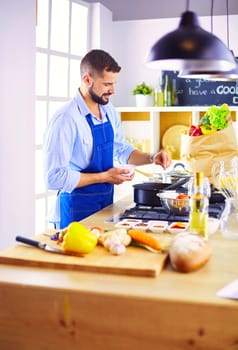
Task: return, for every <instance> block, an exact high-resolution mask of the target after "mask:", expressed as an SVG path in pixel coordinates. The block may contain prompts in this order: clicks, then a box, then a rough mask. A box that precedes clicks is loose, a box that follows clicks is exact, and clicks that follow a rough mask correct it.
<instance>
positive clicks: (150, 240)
mask: <svg viewBox="0 0 238 350" xmlns="http://www.w3.org/2000/svg"><path fill="white" fill-rule="evenodd" d="M127 233H128V235H129V236H130V237H131V239H132V240H133V241H135V242H138V243H141V244H144V245H147V246H149V247H151V248H153V249H156V250H160V249H161V246H160V242H159V241H158V240H157V239H156V238H155V237H152V236H150V235H149V234H148V233H145V232H144V231H142V230H138V229H133V228H131V229H129V230H128V231H127Z"/></svg>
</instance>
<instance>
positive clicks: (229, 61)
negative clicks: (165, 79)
mask: <svg viewBox="0 0 238 350" xmlns="http://www.w3.org/2000/svg"><path fill="white" fill-rule="evenodd" d="M146 63H147V66H149V67H151V68H159V69H164V70H179V71H180V70H192V71H193V72H205V71H214V70H215V71H228V70H231V69H235V67H236V62H235V60H234V57H233V55H232V53H231V52H230V50H229V49H228V47H227V46H226V45H225V44H224V43H223V42H222V41H221V40H220V39H219V38H217V37H216V36H215V35H213V34H212V33H210V32H207V31H206V30H204V29H202V28H201V27H200V25H199V21H198V18H197V15H196V14H195V13H194V12H191V11H186V12H184V13H183V14H182V17H181V20H180V24H179V27H178V28H177V29H176V30H174V31H172V32H170V33H168V34H166V35H165V36H163V37H162V38H161V39H159V40H158V41H157V42H156V43H155V44H154V45H153V46H152V48H151V50H150V52H149V54H148V56H147V59H146Z"/></svg>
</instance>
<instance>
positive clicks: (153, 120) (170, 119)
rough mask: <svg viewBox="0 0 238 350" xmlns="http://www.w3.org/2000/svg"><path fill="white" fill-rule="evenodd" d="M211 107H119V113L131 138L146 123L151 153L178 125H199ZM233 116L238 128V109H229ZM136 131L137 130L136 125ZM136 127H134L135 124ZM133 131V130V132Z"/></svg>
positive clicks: (146, 137)
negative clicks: (165, 135)
mask: <svg viewBox="0 0 238 350" xmlns="http://www.w3.org/2000/svg"><path fill="white" fill-rule="evenodd" d="M208 107H209V106H195V107H191V106H173V107H144V108H139V107H117V108H116V109H117V111H118V113H119V114H120V118H121V121H122V125H123V126H124V129H125V135H126V136H127V133H128V129H129V127H128V124H130V125H131V127H130V137H131V133H133V134H134V137H135V138H136V137H137V135H138V133H139V128H140V122H144V123H146V125H147V128H146V129H145V124H144V123H143V124H142V128H143V130H142V133H143V132H144V138H145V139H149V141H150V147H149V151H150V152H151V153H154V152H156V151H157V150H158V149H159V148H160V147H161V140H162V137H163V134H164V133H165V131H166V130H167V129H168V128H169V127H171V126H173V125H177V124H182V125H187V126H189V125H191V124H198V122H199V119H200V118H201V116H202V115H203V114H204V112H206V111H207V109H208ZM229 109H230V111H231V115H232V120H233V122H234V126H235V128H236V129H238V127H237V125H236V124H237V119H238V118H237V114H238V107H235V106H230V107H229ZM135 122H136V123H137V124H136V129H135V124H134V123H135ZM132 123H133V124H134V126H133V124H132ZM132 129H133V130H132Z"/></svg>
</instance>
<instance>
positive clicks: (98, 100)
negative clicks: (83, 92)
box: [88, 86, 111, 105]
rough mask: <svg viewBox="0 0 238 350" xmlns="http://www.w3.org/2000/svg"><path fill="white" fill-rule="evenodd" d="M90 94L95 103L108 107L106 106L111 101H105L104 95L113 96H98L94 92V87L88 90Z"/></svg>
mask: <svg viewBox="0 0 238 350" xmlns="http://www.w3.org/2000/svg"><path fill="white" fill-rule="evenodd" d="M88 92H89V95H90V96H91V98H92V100H93V101H94V102H96V103H99V104H100V105H106V104H108V102H109V99H108V100H106V101H105V100H103V98H102V97H103V96H104V95H107V96H108V95H111V94H103V95H102V96H98V95H97V94H95V92H94V91H93V86H92V87H91V88H89V90H88Z"/></svg>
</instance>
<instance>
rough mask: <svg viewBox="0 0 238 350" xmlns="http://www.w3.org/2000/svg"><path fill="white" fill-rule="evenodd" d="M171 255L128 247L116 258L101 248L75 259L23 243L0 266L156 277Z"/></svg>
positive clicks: (43, 239) (0, 260)
mask: <svg viewBox="0 0 238 350" xmlns="http://www.w3.org/2000/svg"><path fill="white" fill-rule="evenodd" d="M33 239H35V240H39V241H41V242H44V243H47V244H49V245H51V246H56V247H57V248H59V245H58V244H57V243H56V242H54V241H52V240H51V239H50V238H49V237H47V236H46V235H39V236H36V237H34V238H33ZM167 256H168V254H167V253H166V252H164V253H162V252H159V253H152V252H150V251H148V250H145V249H142V248H137V247H127V249H126V252H125V253H124V254H122V255H119V256H115V255H112V254H111V253H109V252H108V251H107V250H106V249H105V248H104V247H101V246H97V247H96V248H95V250H94V251H93V252H91V253H90V254H87V255H85V256H72V255H62V254H55V253H49V252H46V251H44V250H41V249H39V248H35V247H31V246H27V245H24V244H21V243H19V244H17V245H16V246H13V247H11V248H9V249H7V250H5V251H3V252H1V253H0V263H1V264H11V265H18V266H36V267H44V268H53V269H63V270H77V271H88V272H90V271H91V272H101V273H111V274H122V275H131V276H144V277H156V276H158V275H159V273H160V272H161V270H162V269H163V266H164V264H165V261H166V258H167Z"/></svg>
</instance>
